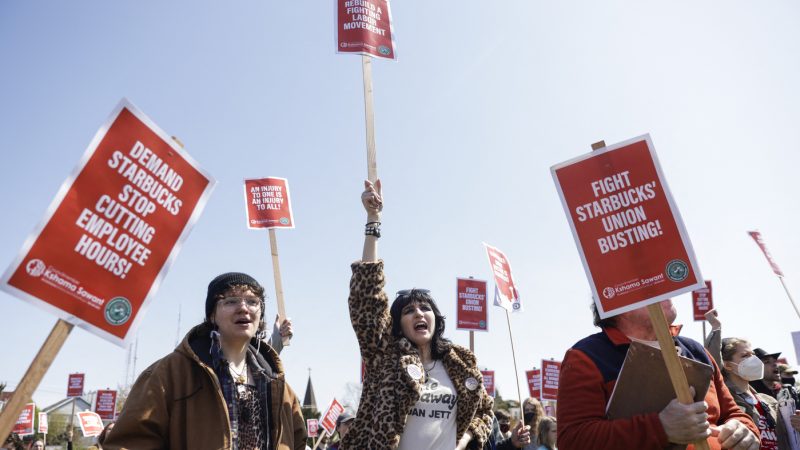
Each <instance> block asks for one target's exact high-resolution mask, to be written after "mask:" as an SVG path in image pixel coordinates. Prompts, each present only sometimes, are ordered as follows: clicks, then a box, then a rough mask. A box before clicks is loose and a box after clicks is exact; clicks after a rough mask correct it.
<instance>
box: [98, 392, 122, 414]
mask: <svg viewBox="0 0 800 450" xmlns="http://www.w3.org/2000/svg"><path fill="white" fill-rule="evenodd" d="M94 412H96V413H97V415H99V416H100V418H101V419H103V420H114V419H115V418H116V412H117V391H112V390H99V391H97V399H96V400H95V404H94Z"/></svg>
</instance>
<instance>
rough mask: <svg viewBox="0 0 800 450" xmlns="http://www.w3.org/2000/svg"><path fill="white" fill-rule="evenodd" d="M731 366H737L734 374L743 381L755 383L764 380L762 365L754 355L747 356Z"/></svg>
mask: <svg viewBox="0 0 800 450" xmlns="http://www.w3.org/2000/svg"><path fill="white" fill-rule="evenodd" d="M732 364H734V365H735V366H737V367H736V373H738V374H739V376H740V377H742V379H744V380H747V381H755V380H760V379H762V378H764V363H763V362H761V360H760V359H758V356H756V355H750V356H748V357H747V358H745V359H743V360H742V361H741V362H740V363H739V364H736V363H732Z"/></svg>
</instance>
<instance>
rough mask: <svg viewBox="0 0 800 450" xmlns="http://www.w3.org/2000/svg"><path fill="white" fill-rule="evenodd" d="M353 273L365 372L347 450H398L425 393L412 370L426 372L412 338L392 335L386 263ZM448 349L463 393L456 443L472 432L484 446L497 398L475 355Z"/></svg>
mask: <svg viewBox="0 0 800 450" xmlns="http://www.w3.org/2000/svg"><path fill="white" fill-rule="evenodd" d="M352 269H353V277H352V278H351V280H350V298H349V304H350V320H351V321H352V324H353V329H354V330H355V332H356V337H357V339H358V345H359V347H360V349H361V357H362V359H363V361H364V364H365V365H366V374H365V379H364V383H363V389H362V392H361V403H360V404H359V406H358V414H357V416H356V420H355V422H354V424H353V425H352V427H351V428H350V431H349V432H348V433H347V436H346V437H345V438H344V441H343V442H342V449H343V450H384V449H385V450H393V449H396V448H397V446H398V445H399V443H400V436H401V435H402V434H403V429H404V428H405V424H406V418H407V416H408V414H409V412H410V411H411V408H412V407H414V405H415V404H416V402H417V400H418V399H419V398H420V395H421V381H422V380H421V379H420V380H416V379H414V378H412V377H411V375H410V374H409V370H408V367H409V366H411V365H415V366H417V368H422V360H421V359H420V356H419V353H418V352H417V349H416V347H415V346H414V345H413V344H412V343H411V342H410V341H409V340H408V339H406V338H404V337H403V338H395V337H393V336H392V335H391V329H392V319H391V316H390V315H389V301H388V298H387V296H386V293H385V292H384V291H383V287H384V284H385V279H384V275H383V262H382V261H380V262H375V263H362V262H356V263H354V264H353V265H352ZM447 346H448V347H449V350H448V351H447V352H446V353H445V356H444V358H443V359H442V363H443V364H444V367H445V369H446V370H447V374H448V375H449V376H450V379H451V380H452V381H453V385H454V386H455V389H456V392H457V394H458V401H457V404H456V440H457V441H458V440H460V439H461V437H462V436H463V434H464V433H465V432H466V431H469V432H470V433H471V434H472V436H473V440H474V441H477V443H478V444H479V445H478V448H481V447H482V446H483V444H484V442H486V439H487V438H488V436H489V434H490V433H491V430H492V417H493V416H492V404H493V400H492V398H491V397H489V395H488V394H487V393H486V389H485V388H484V386H483V379H482V377H481V373H480V371H479V370H478V368H477V365H476V360H475V355H473V354H472V352H470V351H469V350H468V349H466V348H464V347H461V346H458V345H453V344H447ZM413 369H414V368H412V372H414V370H413ZM454 446H455V445H454Z"/></svg>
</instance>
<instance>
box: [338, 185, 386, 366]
mask: <svg viewBox="0 0 800 450" xmlns="http://www.w3.org/2000/svg"><path fill="white" fill-rule="evenodd" d="M361 203H362V204H363V205H364V210H365V211H366V212H367V224H366V228H365V233H364V234H365V236H364V251H363V253H362V257H361V261H359V262H356V263H353V266H352V269H353V276H352V278H351V279H350V298H349V299H348V303H349V306H350V321H351V322H352V325H353V330H354V331H355V332H356V338H357V339H358V345H359V347H360V349H361V356H362V358H363V359H364V361H365V363H367V367H369V364H371V362H372V360H373V357H374V356H375V355H376V354H377V353H379V352H380V351H381V350H382V349H383V348H384V346H385V345H386V344H387V338H388V335H389V333H390V331H391V324H392V320H391V318H390V317H389V299H388V298H387V297H386V293H385V292H384V291H383V287H384V285H385V284H386V280H385V278H384V276H383V262H382V261H379V260H378V238H379V237H380V219H381V210H382V209H383V198H382V197H381V182H380V180H378V181H377V182H376V183H375V184H374V185H373V184H372V183H370V182H369V181H365V182H364V192H363V193H362V194H361Z"/></svg>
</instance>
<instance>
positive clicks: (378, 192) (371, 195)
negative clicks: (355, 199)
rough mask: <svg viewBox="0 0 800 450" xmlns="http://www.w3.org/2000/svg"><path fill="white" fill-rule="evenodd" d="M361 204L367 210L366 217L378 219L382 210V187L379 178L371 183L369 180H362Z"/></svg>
mask: <svg viewBox="0 0 800 450" xmlns="http://www.w3.org/2000/svg"><path fill="white" fill-rule="evenodd" d="M361 204H362V205H364V209H365V210H366V211H367V217H368V218H370V219H372V218H376V219H380V214H381V212H382V211H383V187H382V185H381V180H375V184H372V182H371V181H369V180H364V192H362V193H361Z"/></svg>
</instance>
